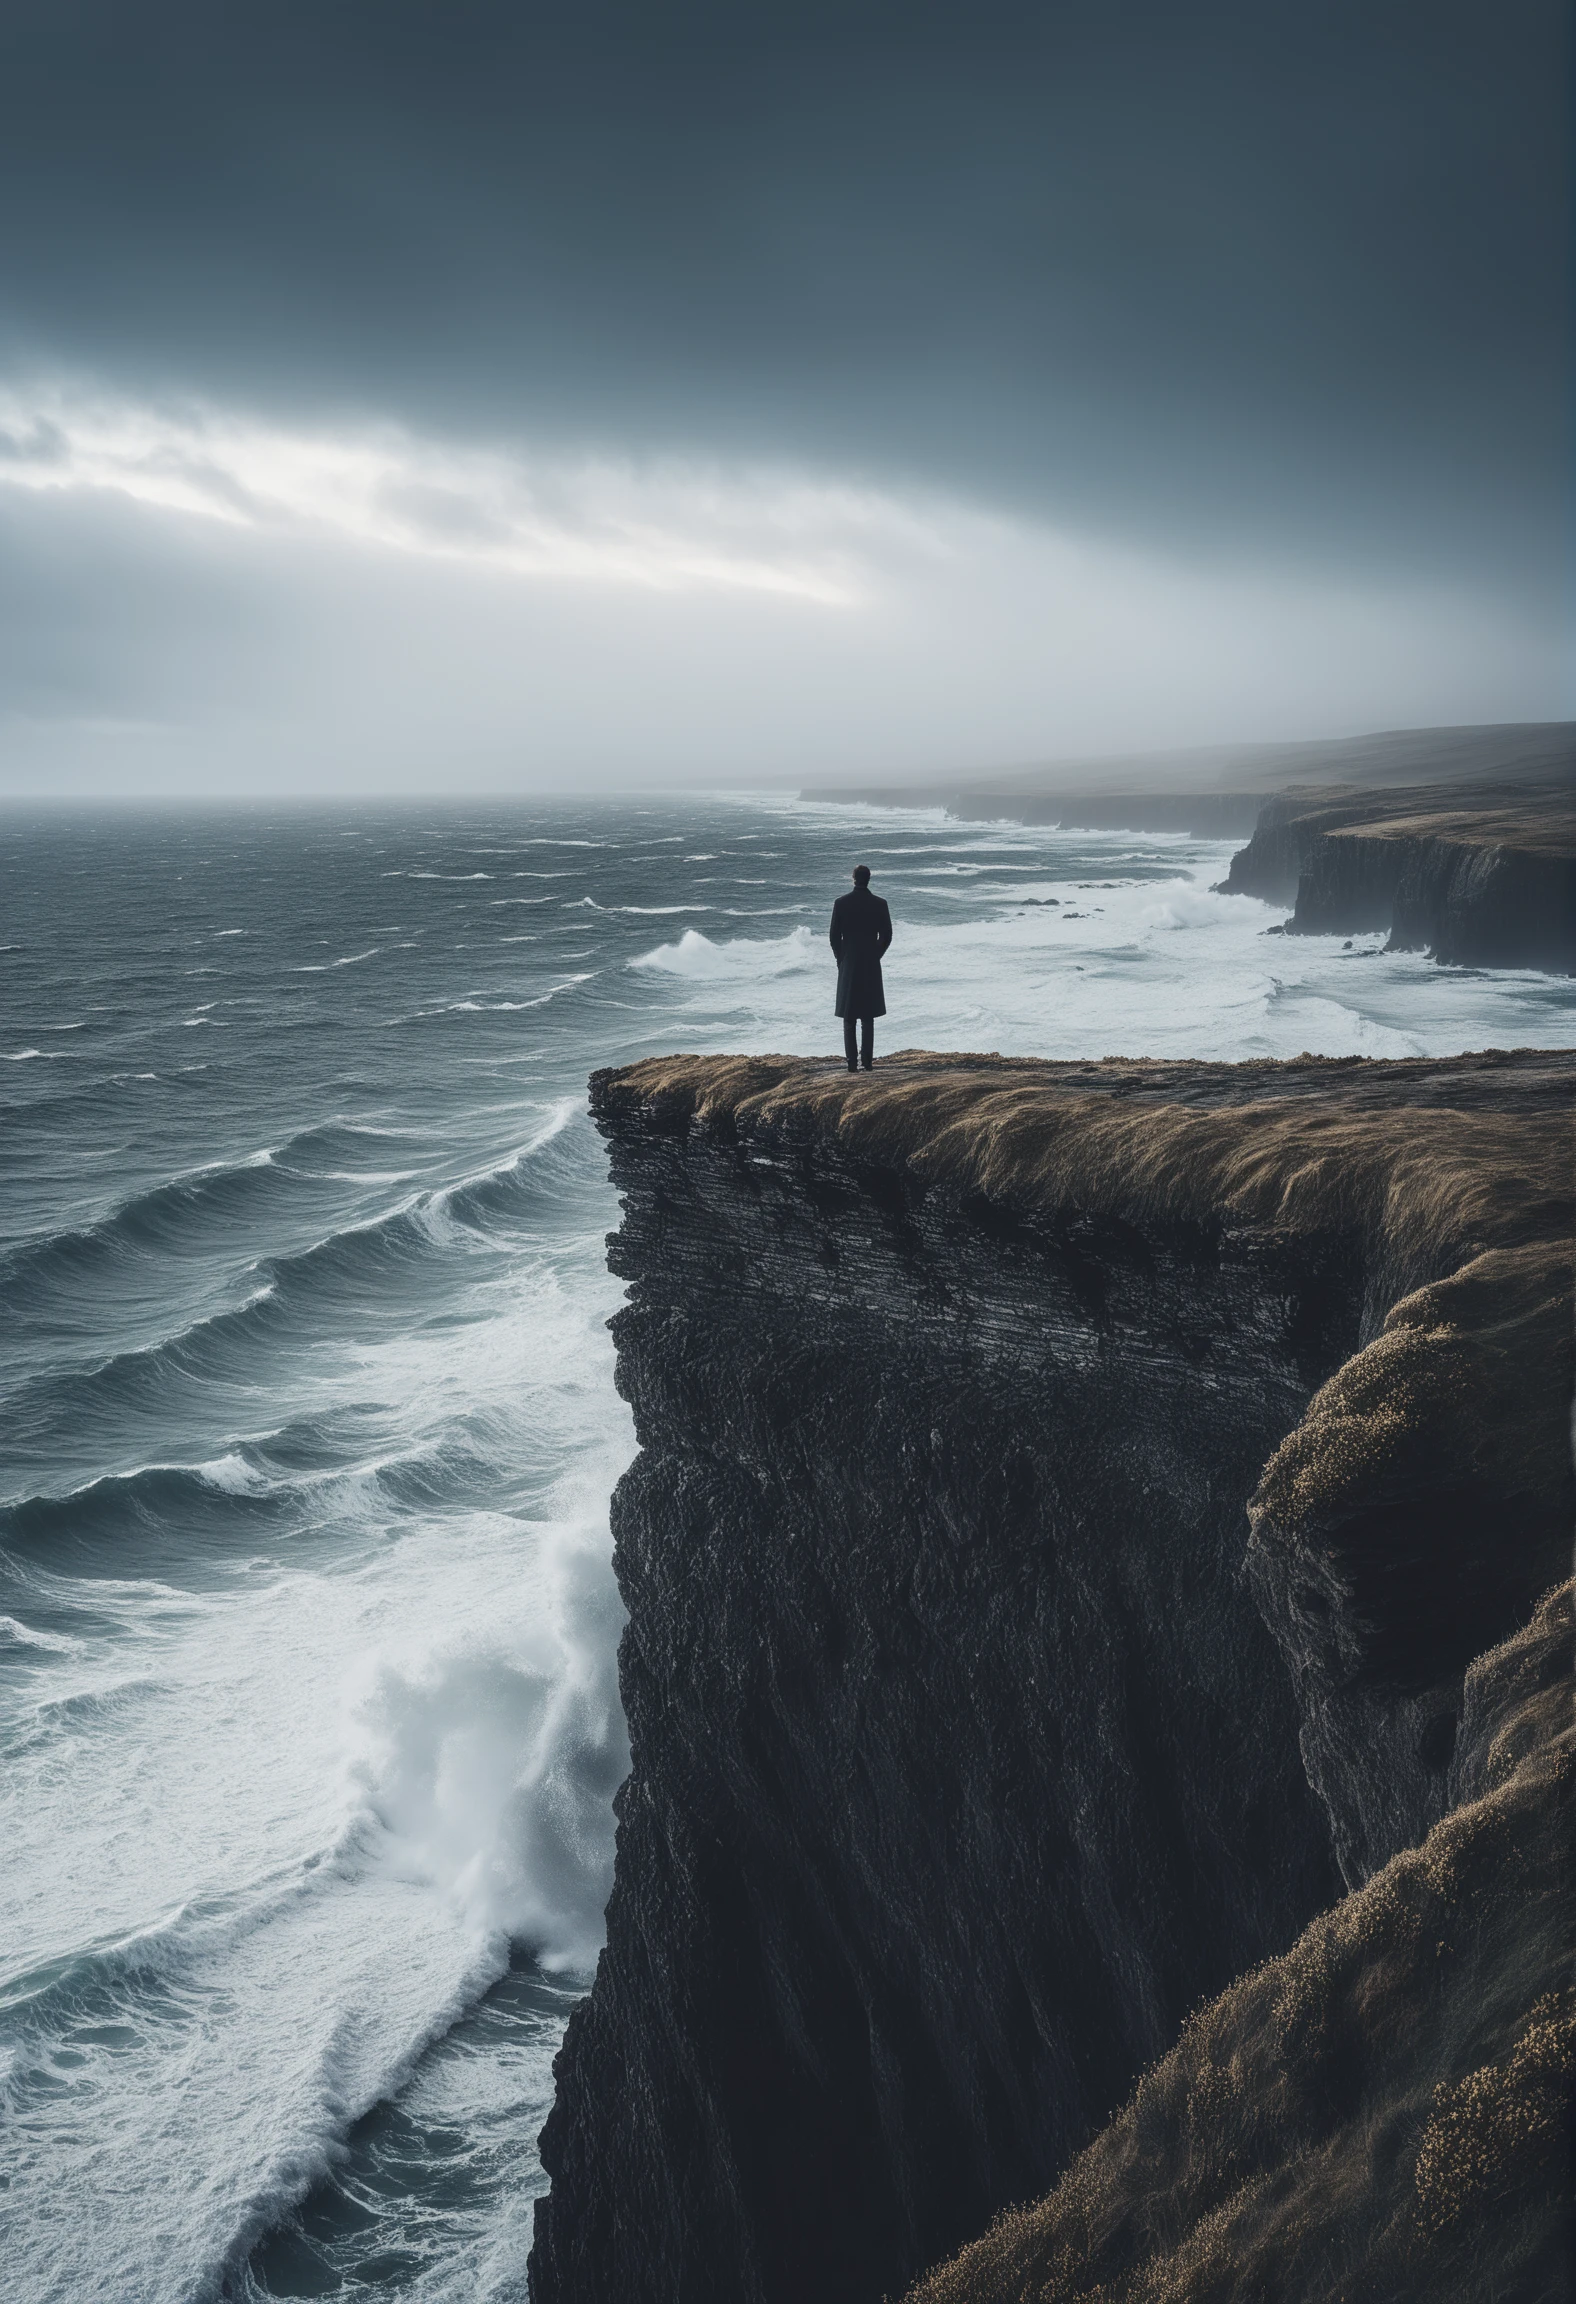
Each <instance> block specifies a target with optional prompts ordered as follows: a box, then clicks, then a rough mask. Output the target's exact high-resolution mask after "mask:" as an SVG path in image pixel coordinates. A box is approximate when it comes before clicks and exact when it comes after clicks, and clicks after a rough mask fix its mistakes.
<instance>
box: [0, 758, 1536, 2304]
mask: <svg viewBox="0 0 1576 2304" xmlns="http://www.w3.org/2000/svg"><path fill="white" fill-rule="evenodd" d="M1227 853H1228V851H1227V850H1226V849H1225V848H1222V847H1219V846H1201V845H1199V844H1195V843H1191V842H1188V841H1185V840H1181V839H1158V838H1157V839H1138V838H1134V837H1132V836H1130V835H1127V834H1101V835H1094V834H1085V835H1062V834H1059V833H1055V832H1049V831H1042V830H1017V829H1012V828H1000V827H984V826H959V825H949V824H947V823H945V822H944V821H943V820H942V819H941V818H940V817H939V816H936V815H930V814H924V813H919V812H914V813H902V814H891V815H878V814H875V813H873V812H864V811H858V810H842V809H830V808H811V807H804V806H799V805H797V804H792V803H786V802H723V801H707V802H688V803H674V804H672V805H671V806H648V807H636V806H632V805H630V804H626V803H621V804H612V803H609V804H604V805H596V806H591V805H587V806H583V807H575V806H570V805H557V806H553V807H538V808H535V809H531V808H513V809H506V808H502V807H494V808H479V807H478V808H470V809H465V810H454V811H449V812H446V813H430V814H414V813H408V814H404V815H400V816H397V817H388V818H386V819H381V820H380V819H372V818H368V817H356V818H348V817H347V818H334V817H329V816H320V817H316V818H312V819H295V820H279V821H273V822H270V821H264V820H262V819H234V818H223V817H210V818H207V819H198V818H187V819H185V820H182V821H176V820H171V821H157V820H153V819H134V818H116V817H114V816H104V817H102V818H99V819H97V820H85V819H84V820H69V821H68V820H65V819H57V820H55V821H52V822H33V823H24V822H21V821H19V820H16V819H12V820H10V821H9V822H0V872H3V914H0V943H3V947H4V949H3V950H0V967H3V968H4V971H5V1000H4V1006H3V1012H0V1126H3V1136H0V1181H3V1199H0V1395H3V1399H0V1739H3V1769H0V1802H3V1826H0V1829H3V1839H0V1845H3V1848H4V1851H5V1861H4V1865H3V1868H0V2112H3V2119H4V2125H5V2134H4V2138H3V2142H0V2225H3V2232H0V2263H3V2265H4V2274H3V2279H4V2292H5V2294H6V2296H7V2297H8V2298H10V2299H14V2300H15V2304H39V2300H42V2299H46V2298H48V2299H59V2300H61V2304H82V2300H83V2299H86V2298H89V2297H92V2298H95V2299H98V2298H102V2299H105V2300H107V2304H144V2300H146V2304H176V2300H182V2299H188V2298H193V2299H194V2298H200V2297H214V2296H219V2295H222V2296H226V2297H232V2298H257V2297H264V2296H277V2297H284V2296H305V2295H324V2294H334V2293H337V2292H339V2291H340V2289H341V2288H342V2287H350V2286H356V2287H357V2290H358V2292H359V2291H360V2289H362V2288H375V2289H376V2288H381V2289H384V2290H387V2291H389V2292H390V2293H391V2294H398V2295H402V2296H408V2297H419V2298H422V2299H438V2298H450V2297H452V2298H456V2299H458V2298H464V2299H466V2300H467V2304H470V2300H472V2299H486V2298H504V2297H522V2296H523V2295H524V2263H525V2253H526V2249H527V2246H528V2243H529V2225H530V2201H531V2197H532V2196H533V2194H534V2192H535V2191H536V2190H537V2189H538V2188H539V2185H540V2176H539V2172H538V2171H537V2168H536V2163H535V2158H534V2140H535V2135H536V2131H537V2129H538V2127H539V2125H540V2122H541V2119H542V2117H543V2115H544V2113H545V2110H546V2106H547V2102H548V2096H549V2090H550V2084H551V2083H550V2069H549V2068H550V2064H551V2059H552V2055H553V2052H554V2050H555V2048H556V2045H557V2042H558V2039H559V2037H560V2034H561V2031H562V2026H563V2023H564V2020H565V2016H566V2013H567V2010H568V2008H569V2006H570V2005H571V2004H572V2001H573V1999H574V1996H575V1994H576V1993H577V1992H578V1991H579V1990H580V1989H582V1988H583V1984H584V1979H585V1977H586V1974H587V1972H588V1970H589V1968H590V1966H591V1965H592V1963H593V1962H594V1959H595V1953H596V1947H597V1943H598V1940H599V1932H600V1913H601V1909H602V1904H603V1900H604V1897H605V1894H606V1890H607V1885H608V1878H609V1867H610V1861H611V1818H610V1813H609V1800H610V1797H611V1794H612V1791H613V1789H614V1787H615V1785H616V1783H617V1782H618V1779H619V1777H620V1775H621V1773H622V1771H623V1768H624V1766H625V1763H626V1749H625V1745H624V1741H623V1733H622V1726H621V1722H620V1719H619V1714H618V1707H617V1696H616V1680H615V1667H614V1649H615V1644H616V1640H617V1635H618V1629H619V1607H618V1601H617V1596H616V1593H615V1591H614V1589H613V1586H612V1581H611V1575H610V1571H609V1568H608V1559H607V1555H608V1538H607V1522H606V1508H607V1497H608V1492H609V1489H610V1487H611V1485H612V1483H613V1481H614V1479H615V1478H616V1477H617V1475H618V1473H619V1471H620V1469H621V1467H622V1466H623V1465H624V1464H625V1462H626V1461H627V1460H628V1457H629V1455H630V1452H631V1447H632V1441H631V1435H630V1429H629V1422H628V1417H627V1414H626V1412H625V1410H624V1409H623V1407H622V1405H621V1404H620V1402H619V1401H618V1399H617V1397H616V1395H615V1393H614V1390H613V1382H612V1359H611V1350H610V1347H609V1344H608V1341H607V1338H606V1336H605V1334H604V1329H603V1323H604V1322H605V1320H606V1318H607V1316H608V1314H609V1313H610V1311H611V1310H612V1309H613V1308H614V1305H615V1303H616V1301H617V1291H616V1289H615V1287H614V1285H613V1283H612V1282H610V1280H609V1279H608V1277H607V1275H606V1273H605V1271H604V1268H603V1248H602V1242H603V1235H604V1233H605V1232H606V1230H607V1229H608V1227H609V1225H610V1223H612V1222H613V1221H614V1220H615V1219H616V1208H615V1206H614V1204H613V1201H612V1197H611V1194H610V1192H609V1189H608V1187H607V1184H606V1182H605V1178H604V1172H603V1164H602V1160H601V1157H600V1152H599V1147H598V1144H597V1141H596V1139H595V1136H594V1134H593V1132H592V1130H591V1128H590V1125H589V1123H588V1121H587V1119H586V1117H585V1111H584V1082H585V1076H586V1074H587V1072H588V1071H590V1070H591V1069H592V1067H593V1066H595V1065H598V1064H604V1063H610V1062H619V1061H623V1060H626V1059H629V1058H632V1057H634V1056H637V1055H640V1054H643V1053H648V1052H650V1051H653V1050H657V1049H663V1048H672V1047H690V1048H755V1049H790V1050H804V1051H814V1050H822V1051H826V1052H828V1053H832V1052H834V1051H835V1050H836V1048H837V1046H838V1037H837V1034H838V1028H837V1026H836V1024H835V1022H834V1020H833V1018H832V1015H831V1012H830V1011H831V1005H832V968H831V961H830V955H829V953H828V951H827V949H826V946H825V942H824V929H825V919H826V914H827V911H828V908H829V906H830V902H831V899H832V897H833V896H834V895H835V894H837V893H838V892H839V890H840V889H841V887H842V886H844V885H845V884H846V873H847V869H848V866H849V864H850V863H851V862H853V861H855V860H856V858H857V857H859V856H863V858H864V859H865V860H867V861H868V862H869V863H870V864H871V865H872V867H873V868H874V871H875V875H876V885H877V887H878V888H879V889H880V891H881V892H882V893H883V894H885V895H886V896H887V897H888V898H889V899H890V901H891V904H892V907H893V912H894V915H895V918H896V922H897V942H896V945H895V948H894V950H893V953H892V955H891V958H890V960H889V962H888V997H889V1005H890V1007H891V1010H892V1013H891V1015H890V1017H889V1018H888V1020H887V1024H886V1027H885V1034H884V1038H883V1040H882V1041H881V1042H880V1043H879V1044H878V1045H879V1046H886V1047H890V1046H894V1045H899V1044H915V1045H923V1046H929V1047H933V1048H947V1047H958V1048H992V1047H994V1048H1000V1049H1003V1050H1011V1051H1021V1052H1032V1053H1044V1054H1105V1053H1113V1052H1119V1053H1132V1054H1138V1053H1154V1054H1162V1055H1183V1054H1192V1055H1217V1056H1227V1057H1233V1056H1246V1055H1252V1054H1275V1055H1285V1054H1295V1053H1297V1052H1298V1051H1300V1050H1302V1049H1304V1048H1307V1049H1313V1050H1320V1051H1325V1052H1329V1053H1349V1052H1354V1051H1360V1052H1363V1053H1368V1054H1374V1055H1399V1054H1407V1053H1414V1052H1437V1053H1443V1052H1448V1051H1451V1050H1456V1049H1462V1048H1477V1047H1485V1046H1495V1045H1498V1046H1513V1045H1555V1044H1564V1043H1568V1042H1569V1041H1570V1040H1571V1039H1572V1038H1573V1037H1576V1032H1573V1026H1576V993H1573V988H1572V987H1571V986H1570V985H1569V984H1566V983H1562V982H1558V981H1555V980H1551V979H1546V978H1541V977H1535V976H1530V975H1528V976H1487V975H1475V974H1469V973H1466V972H1462V971H1445V970H1439V969H1436V968H1434V967H1433V966H1432V965H1431V964H1430V963H1428V962H1427V961H1424V960H1421V959H1416V958H1411V957H1398V958H1394V959H1390V958H1384V957H1381V956H1378V955H1377V953H1376V951H1375V949H1374V947H1375V946H1376V944H1377V942H1378V939H1375V938H1362V939H1358V940H1357V942H1356V945H1355V946H1354V948H1353V949H1351V950H1350V951H1343V949H1342V947H1341V945H1340V942H1339V941H1338V940H1321V941H1318V942H1313V941H1299V942H1288V941H1287V940H1285V939H1276V940H1274V941H1273V942H1268V943H1267V942H1265V941H1264V940H1263V934H1262V932H1263V929H1264V928H1265V926H1266V925H1267V924H1268V923H1269V922H1270V921H1272V920H1273V919H1275V918H1278V917H1279V916H1280V915H1278V914H1276V913H1272V912H1269V911H1267V910H1266V909H1265V908H1264V907H1262V906H1260V905H1257V904H1254V903H1252V902H1250V901H1248V900H1246V899H1225V898H1220V897H1216V896H1213V895H1211V894H1210V893H1209V892H1208V884H1209V882H1210V881H1211V880H1213V879H1217V878H1219V877H1220V875H1221V872H1222V870H1223V867H1224V864H1225V860H1226V856H1227ZM1053 897H1054V898H1056V899H1058V900H1059V901H1058V902H1057V903H1056V904H1054V905H1053V904H1052V903H1051V902H1050V901H1049V899H1051V898H1053Z"/></svg>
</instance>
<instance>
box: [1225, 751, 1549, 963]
mask: <svg viewBox="0 0 1576 2304" xmlns="http://www.w3.org/2000/svg"><path fill="white" fill-rule="evenodd" d="M1221 887H1222V890H1223V891H1224V892H1225V893H1226V894H1228V895H1245V896H1259V897H1262V898H1264V899H1265V900H1266V901H1267V902H1269V903H1278V904H1292V903H1294V904H1295V907H1296V909H1295V911H1294V912H1293V915H1292V918H1291V920H1290V921H1289V922H1288V923H1287V930H1288V933H1289V934H1292V935H1341V936H1349V935H1356V934H1359V933H1361V932H1363V931H1367V930H1372V929H1380V930H1384V931H1387V932H1388V934H1389V939H1390V948H1391V950H1392V951H1406V950H1412V951H1428V952H1431V953H1432V954H1433V956H1434V957H1435V959H1437V960H1446V961H1456V962H1460V963H1463V964H1466V965H1471V966H1478V967H1501V968H1514V967H1520V968H1546V969H1550V970H1554V971H1557V972H1559V973H1561V974H1573V973H1576V796H1573V793H1572V788H1571V785H1570V782H1569V780H1566V781H1565V782H1563V783H1558V784H1527V785H1496V786H1489V787H1484V788H1482V789H1481V790H1478V789H1474V788H1471V787H1461V786H1444V785H1441V786H1437V787H1432V788H1423V789H1420V790H1411V791H1407V790H1395V791H1389V792H1355V791H1339V790H1337V791H1331V790H1330V789H1329V788H1328V787H1323V788H1308V789H1305V790H1301V791H1295V790H1294V791H1291V792H1285V793H1281V794H1278V795H1277V796H1276V797H1275V798H1273V799H1271V800H1269V801H1267V802H1266V803H1265V805H1264V808H1263V810H1262V813H1261V814H1260V817H1259V820H1258V824H1257V827H1256V829H1255V831H1254V834H1253V837H1252V839H1251V840H1250V841H1249V842H1248V845H1247V846H1246V848H1243V849H1241V850H1240V851H1239V852H1238V854H1237V855H1235V856H1234V857H1233V858H1232V861H1231V870H1230V872H1229V873H1228V874H1227V876H1226V878H1225V879H1224V880H1223V881H1222V882H1221Z"/></svg>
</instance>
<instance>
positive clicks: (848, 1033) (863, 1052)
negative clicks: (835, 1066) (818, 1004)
mask: <svg viewBox="0 0 1576 2304" xmlns="http://www.w3.org/2000/svg"><path fill="white" fill-rule="evenodd" d="M856 1025H857V1026H858V1027H859V1037H860V1040H861V1041H862V1043H863V1045H862V1047H861V1048H859V1049H858V1050H857V1051H856V1050H855V1047H854V1028H855V1026H856ZM843 1054H844V1055H845V1056H846V1057H847V1058H848V1069H849V1071H850V1072H852V1071H854V1070H855V1069H856V1066H857V1063H858V1058H859V1057H860V1056H863V1058H864V1062H865V1070H866V1071H867V1072H868V1071H869V1070H870V1068H871V1066H872V1065H873V1064H874V1062H875V1060H876V1020H875V1018H874V1017H873V1016H845V1017H844V1018H843Z"/></svg>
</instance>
